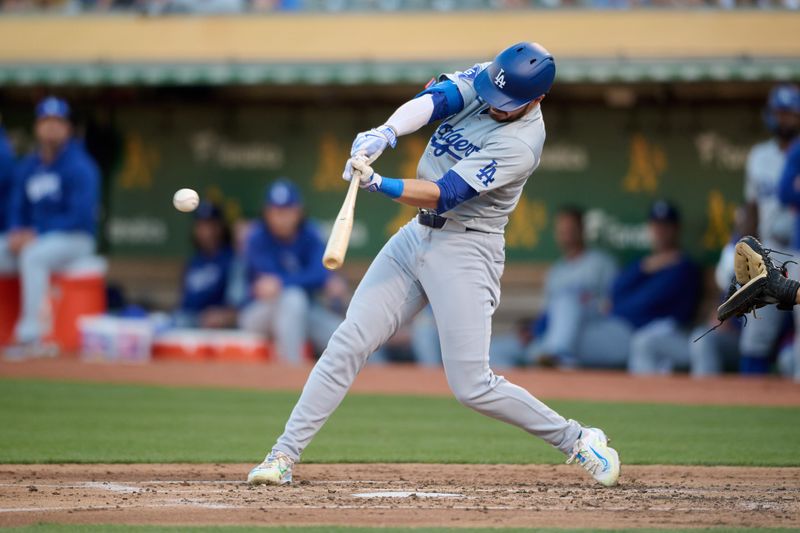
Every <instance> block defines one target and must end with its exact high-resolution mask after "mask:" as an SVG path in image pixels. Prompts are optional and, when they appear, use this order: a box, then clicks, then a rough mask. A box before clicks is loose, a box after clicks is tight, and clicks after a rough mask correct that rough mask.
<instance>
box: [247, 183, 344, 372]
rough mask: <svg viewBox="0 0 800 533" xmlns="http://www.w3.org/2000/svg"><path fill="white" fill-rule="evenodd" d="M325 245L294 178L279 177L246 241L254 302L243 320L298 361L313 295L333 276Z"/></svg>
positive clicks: (251, 300)
mask: <svg viewBox="0 0 800 533" xmlns="http://www.w3.org/2000/svg"><path fill="white" fill-rule="evenodd" d="M324 251H325V243H324V242H323V241H322V239H321V238H320V235H319V232H318V231H317V228H316V227H315V226H314V224H313V223H311V222H310V221H309V220H308V219H307V218H306V216H305V211H304V209H303V201H302V197H301V195H300V190H299V189H298V188H297V186H296V185H295V184H294V183H292V182H291V181H289V180H286V179H280V180H277V181H276V182H275V183H273V184H272V186H271V187H269V189H268V190H267V195H266V198H265V202H264V208H263V211H262V220H261V221H260V222H259V223H258V224H257V225H256V227H255V228H254V229H253V230H252V233H251V234H250V236H249V238H248V240H247V244H246V246H245V252H244V263H245V271H246V275H247V281H248V300H249V303H248V304H247V305H246V306H245V307H244V309H242V312H241V313H240V315H239V324H240V326H241V327H242V328H243V329H245V330H248V331H254V332H259V333H263V334H265V335H267V336H268V337H270V338H272V339H273V340H274V341H275V346H276V350H277V352H278V355H279V356H280V357H281V358H283V359H284V360H287V361H290V362H293V363H299V362H301V361H302V356H303V349H304V346H305V343H306V339H307V337H308V314H309V310H310V308H311V298H312V296H313V295H314V294H315V293H317V292H318V291H320V290H321V289H323V288H324V286H325V283H326V282H327V281H328V275H329V272H328V271H327V270H326V269H325V267H323V265H322V255H323V253H324Z"/></svg>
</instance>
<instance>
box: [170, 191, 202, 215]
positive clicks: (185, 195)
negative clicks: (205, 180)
mask: <svg viewBox="0 0 800 533" xmlns="http://www.w3.org/2000/svg"><path fill="white" fill-rule="evenodd" d="M199 203H200V196H199V195H198V194H197V191H195V190H194V189H178V190H177V191H176V192H175V195H174V196H173V197H172V205H174V206H175V209H177V210H178V211H182V212H184V213H190V212H192V211H194V210H195V209H197V206H198V204H199Z"/></svg>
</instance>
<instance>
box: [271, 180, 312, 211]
mask: <svg viewBox="0 0 800 533" xmlns="http://www.w3.org/2000/svg"><path fill="white" fill-rule="evenodd" d="M264 203H265V204H266V205H268V206H270V207H294V206H299V205H303V197H302V195H301V194H300V189H299V188H298V187H297V185H295V184H294V183H292V182H291V181H289V180H288V179H286V178H280V179H278V180H277V181H276V182H275V183H273V184H272V185H271V186H270V187H269V189H267V196H266V198H264Z"/></svg>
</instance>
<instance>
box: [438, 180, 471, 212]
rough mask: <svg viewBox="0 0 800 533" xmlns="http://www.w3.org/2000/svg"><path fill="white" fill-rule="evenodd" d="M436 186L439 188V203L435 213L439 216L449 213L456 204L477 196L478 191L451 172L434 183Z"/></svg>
mask: <svg viewBox="0 0 800 533" xmlns="http://www.w3.org/2000/svg"><path fill="white" fill-rule="evenodd" d="M436 186H437V187H439V202H438V205H437V206H436V212H437V213H439V214H441V213H445V212H447V211H450V210H451V209H453V208H454V207H455V206H457V205H458V204H461V203H463V202H466V201H467V200H469V199H470V198H474V197H476V196H478V191H476V190H475V189H473V188H472V187H471V186H470V184H469V183H467V182H466V181H464V178H462V177H461V176H459V175H458V173H457V172H455V171H453V170H448V171H447V173H446V174H445V175H444V176H442V177H441V179H439V180H438V181H437V182H436Z"/></svg>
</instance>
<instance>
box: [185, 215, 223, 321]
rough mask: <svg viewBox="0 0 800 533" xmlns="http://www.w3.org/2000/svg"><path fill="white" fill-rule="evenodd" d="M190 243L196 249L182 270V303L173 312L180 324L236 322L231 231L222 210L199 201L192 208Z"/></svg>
mask: <svg viewBox="0 0 800 533" xmlns="http://www.w3.org/2000/svg"><path fill="white" fill-rule="evenodd" d="M192 243H193V245H194V249H195V252H194V254H193V255H192V257H191V258H190V259H189V261H188V263H187V264H186V268H185V270H184V272H183V282H182V287H183V295H182V297H181V306H180V309H179V310H178V312H177V313H176V314H175V319H176V323H177V325H178V326H181V327H203V328H223V327H231V326H235V325H236V307H235V304H234V303H233V302H231V297H230V290H229V289H230V285H231V283H232V280H231V278H232V277H233V276H234V275H235V269H234V267H233V263H234V252H233V247H232V245H231V231H230V228H229V227H228V225H227V224H226V222H225V218H224V216H223V214H222V211H221V210H220V209H219V207H217V206H216V205H214V204H212V203H210V202H202V203H201V204H200V205H199V206H198V208H197V209H196V210H195V212H194V223H193V224H192Z"/></svg>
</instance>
